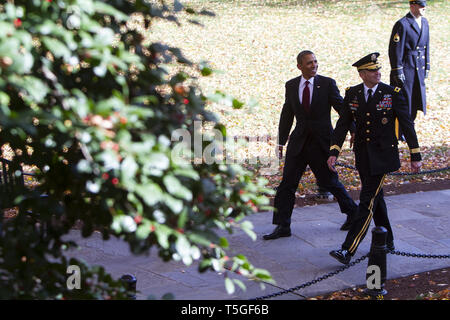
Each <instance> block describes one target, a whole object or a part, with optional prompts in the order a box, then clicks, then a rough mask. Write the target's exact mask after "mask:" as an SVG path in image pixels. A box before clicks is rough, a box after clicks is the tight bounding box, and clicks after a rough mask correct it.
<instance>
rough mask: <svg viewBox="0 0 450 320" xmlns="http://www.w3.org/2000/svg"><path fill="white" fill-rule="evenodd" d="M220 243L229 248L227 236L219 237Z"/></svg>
mask: <svg viewBox="0 0 450 320" xmlns="http://www.w3.org/2000/svg"><path fill="white" fill-rule="evenodd" d="M219 245H220V246H221V247H222V248H228V245H229V244H228V240H227V239H226V238H224V237H221V238H220V239H219Z"/></svg>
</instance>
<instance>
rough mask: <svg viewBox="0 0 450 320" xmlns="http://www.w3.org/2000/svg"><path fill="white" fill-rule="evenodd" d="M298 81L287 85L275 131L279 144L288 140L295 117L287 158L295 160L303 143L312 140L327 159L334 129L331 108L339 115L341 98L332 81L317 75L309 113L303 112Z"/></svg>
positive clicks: (293, 80) (289, 82) (290, 81)
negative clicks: (290, 157)
mask: <svg viewBox="0 0 450 320" xmlns="http://www.w3.org/2000/svg"><path fill="white" fill-rule="evenodd" d="M300 80H301V76H300V77H296V78H294V79H291V80H289V81H288V82H286V97H285V102H284V105H283V109H282V111H281V116H280V123H279V127H278V143H279V144H280V145H284V144H285V143H286V141H287V140H288V137H289V132H290V130H291V128H292V124H293V121H294V117H295V118H296V126H295V128H294V130H293V131H292V133H291V135H290V137H289V143H288V147H287V151H286V157H289V156H295V155H297V154H298V153H299V152H301V151H302V149H303V148H304V147H305V142H306V140H307V139H308V138H309V137H311V136H313V137H314V139H315V141H316V142H317V143H319V144H320V148H321V149H323V151H324V156H325V157H326V156H327V154H328V151H329V149H330V143H331V134H332V132H333V126H332V123H331V114H330V113H331V107H332V106H333V107H334V108H335V110H336V111H338V112H339V110H340V109H341V106H342V100H343V99H342V96H341V95H340V93H339V89H338V88H337V86H336V81H334V80H333V79H331V78H328V77H324V76H320V75H316V76H315V77H314V88H313V95H312V100H311V105H310V110H311V111H310V112H309V113H308V112H306V111H305V110H304V108H303V106H302V105H301V104H300V99H299V85H300Z"/></svg>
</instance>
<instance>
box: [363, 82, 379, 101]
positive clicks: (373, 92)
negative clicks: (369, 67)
mask: <svg viewBox="0 0 450 320" xmlns="http://www.w3.org/2000/svg"><path fill="white" fill-rule="evenodd" d="M377 88H378V83H377V84H376V85H375V86H374V87H373V88H369V87H366V85H365V84H364V98H365V99H366V102H367V98H369V89H372V97H373V96H374V95H375V92H376V91H377Z"/></svg>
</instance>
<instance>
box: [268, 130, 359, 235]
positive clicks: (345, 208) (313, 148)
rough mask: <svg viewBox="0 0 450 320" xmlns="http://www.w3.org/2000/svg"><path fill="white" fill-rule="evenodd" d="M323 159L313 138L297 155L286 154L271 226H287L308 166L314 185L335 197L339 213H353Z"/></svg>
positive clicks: (350, 199)
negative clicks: (296, 193)
mask: <svg viewBox="0 0 450 320" xmlns="http://www.w3.org/2000/svg"><path fill="white" fill-rule="evenodd" d="M288 149H289V148H288ZM327 159H328V154H327V153H326V152H325V151H324V150H322V149H321V148H320V146H319V144H318V143H317V142H315V141H314V138H313V137H310V138H308V139H307V141H306V143H305V144H304V147H303V149H302V150H301V152H299V153H298V154H295V155H293V156H292V155H290V154H289V153H288V154H286V161H285V166H284V169H283V178H282V180H281V183H280V185H279V186H278V188H277V192H276V195H275V200H274V207H275V210H274V213H273V220H272V223H273V224H276V225H282V226H285V227H287V226H290V224H291V216H292V210H293V209H294V204H295V192H296V190H297V187H298V184H299V182H300V179H301V177H302V176H303V174H304V172H305V170H306V167H307V166H308V165H309V167H310V168H311V170H312V172H313V173H314V176H315V177H316V179H317V181H318V183H319V184H320V185H321V186H323V187H324V188H326V189H327V190H328V191H329V192H331V193H332V194H333V195H334V196H335V198H336V199H337V201H338V204H339V207H340V210H341V212H342V213H345V214H350V215H353V214H356V209H357V205H356V203H355V202H354V201H353V199H352V198H351V197H350V195H349V194H348V193H347V191H346V190H345V188H344V186H343V185H342V183H341V182H340V181H339V178H338V175H337V173H334V172H332V171H330V169H329V168H328V165H327Z"/></svg>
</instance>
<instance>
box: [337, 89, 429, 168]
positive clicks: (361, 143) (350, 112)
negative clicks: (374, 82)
mask: <svg viewBox="0 0 450 320" xmlns="http://www.w3.org/2000/svg"><path fill="white" fill-rule="evenodd" d="M342 108H343V110H342V112H341V114H340V118H339V120H338V122H337V123H336V128H335V129H334V133H333V137H332V146H331V148H330V155H332V156H336V157H337V156H338V155H339V153H340V151H341V146H342V144H343V143H344V140H345V137H346V135H347V131H348V130H349V128H350V126H351V124H352V122H353V121H355V123H356V131H355V141H354V147H353V150H354V152H355V163H356V167H357V168H358V170H359V171H360V172H361V170H364V171H365V172H370V174H371V175H378V174H384V173H388V172H392V171H396V170H398V169H399V168H400V159H399V155H398V142H397V137H396V135H395V118H398V120H399V124H400V126H401V129H402V130H403V133H404V136H405V138H406V142H407V143H408V146H409V148H410V152H411V160H413V161H420V160H421V156H420V150H419V144H418V141H417V136H416V132H415V130H414V123H413V122H412V120H411V117H410V115H409V113H408V106H407V103H406V99H405V97H404V95H403V93H402V91H401V89H400V88H393V87H391V86H389V85H387V84H384V83H382V82H380V83H379V84H378V87H377V90H376V92H375V93H374V94H373V97H372V100H371V101H370V103H369V104H366V100H365V97H364V86H363V84H362V83H361V84H359V85H357V86H354V87H351V88H348V89H347V90H346V93H345V97H344V102H343V107H342ZM362 152H367V153H368V157H364V158H365V159H367V158H368V159H369V163H362V161H361V158H363V157H362V156H361V153H362Z"/></svg>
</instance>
